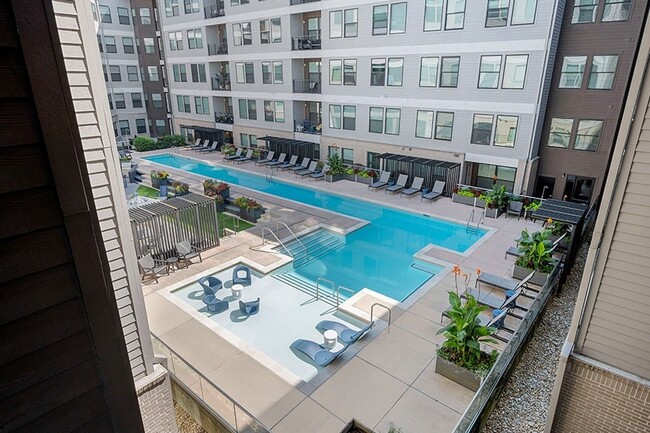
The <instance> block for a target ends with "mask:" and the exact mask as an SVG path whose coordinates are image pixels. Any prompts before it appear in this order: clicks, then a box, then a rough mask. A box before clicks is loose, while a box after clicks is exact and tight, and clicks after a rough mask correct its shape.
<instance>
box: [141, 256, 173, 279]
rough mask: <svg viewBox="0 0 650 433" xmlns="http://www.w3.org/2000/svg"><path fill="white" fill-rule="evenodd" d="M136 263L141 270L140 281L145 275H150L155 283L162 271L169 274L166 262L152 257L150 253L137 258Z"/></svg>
mask: <svg viewBox="0 0 650 433" xmlns="http://www.w3.org/2000/svg"><path fill="white" fill-rule="evenodd" d="M138 265H139V266H140V271H141V272H142V281H144V279H145V277H147V276H150V277H153V278H154V280H156V283H157V282H158V276H159V275H161V274H163V273H165V274H166V275H169V268H168V267H167V264H166V263H165V262H163V261H162V260H156V259H154V258H153V256H152V255H151V253H149V254H147V255H146V256H144V257H142V258H141V259H138Z"/></svg>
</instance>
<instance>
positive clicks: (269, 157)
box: [255, 151, 275, 165]
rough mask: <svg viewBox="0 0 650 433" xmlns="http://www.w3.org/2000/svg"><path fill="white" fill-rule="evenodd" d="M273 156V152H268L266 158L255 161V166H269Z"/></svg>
mask: <svg viewBox="0 0 650 433" xmlns="http://www.w3.org/2000/svg"><path fill="white" fill-rule="evenodd" d="M274 156H275V152H274V151H270V152H269V153H267V154H266V158H264V159H260V160H259V161H255V165H266V164H270V163H271V162H273V157H274Z"/></svg>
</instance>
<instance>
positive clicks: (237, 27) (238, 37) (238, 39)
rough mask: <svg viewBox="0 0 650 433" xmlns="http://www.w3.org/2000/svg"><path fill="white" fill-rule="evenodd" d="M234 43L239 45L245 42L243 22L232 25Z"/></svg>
mask: <svg viewBox="0 0 650 433" xmlns="http://www.w3.org/2000/svg"><path fill="white" fill-rule="evenodd" d="M232 43H233V45H235V46H239V45H242V44H243V40H242V34H241V24H239V23H237V24H233V25H232Z"/></svg>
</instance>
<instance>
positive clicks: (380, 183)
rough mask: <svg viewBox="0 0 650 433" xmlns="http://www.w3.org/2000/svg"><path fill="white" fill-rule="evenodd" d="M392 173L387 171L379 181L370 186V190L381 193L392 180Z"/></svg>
mask: <svg viewBox="0 0 650 433" xmlns="http://www.w3.org/2000/svg"><path fill="white" fill-rule="evenodd" d="M390 175H391V173H390V171H385V172H383V173H382V174H381V176H379V180H378V181H376V182H373V183H371V184H370V185H368V188H372V189H374V190H375V191H379V190H380V189H382V188H383V187H385V186H387V185H388V179H390Z"/></svg>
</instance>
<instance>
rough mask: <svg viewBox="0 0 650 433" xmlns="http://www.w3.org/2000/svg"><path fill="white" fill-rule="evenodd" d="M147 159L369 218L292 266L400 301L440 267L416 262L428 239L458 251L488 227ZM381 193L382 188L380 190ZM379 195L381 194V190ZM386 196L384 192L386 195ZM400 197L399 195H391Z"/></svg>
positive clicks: (184, 162) (177, 159) (233, 172)
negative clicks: (337, 243) (339, 241)
mask: <svg viewBox="0 0 650 433" xmlns="http://www.w3.org/2000/svg"><path fill="white" fill-rule="evenodd" d="M145 159H147V160H149V161H151V162H155V163H157V164H161V165H165V166H168V167H172V168H176V169H180V170H185V171H188V172H191V173H194V174H198V175H201V176H205V177H206V178H211V179H218V180H221V181H224V182H228V183H230V184H233V185H241V186H243V187H246V188H250V189H254V190H257V191H261V192H264V193H267V194H271V195H275V196H278V197H282V198H285V199H289V200H294V201H297V202H299V203H304V204H309V205H312V206H316V207H319V208H323V209H327V210H331V211H334V212H338V213H341V214H343V215H348V216H352V217H356V218H360V219H363V220H366V221H369V222H370V224H368V225H366V226H364V227H363V228H361V229H359V230H356V231H354V232H353V233H350V234H348V235H347V236H346V237H345V244H344V245H342V246H341V247H340V248H337V249H335V250H333V251H330V252H329V253H328V254H326V255H324V256H321V257H319V258H318V259H316V260H313V261H311V262H309V263H307V264H305V265H304V266H301V267H299V268H297V269H294V270H293V272H294V273H295V274H297V275H299V276H300V277H301V278H303V279H307V280H310V281H312V282H313V281H316V279H317V278H318V277H324V278H327V279H329V280H332V281H334V282H335V283H336V284H341V285H343V286H345V287H348V288H350V289H352V290H354V291H355V292H356V291H359V290H361V289H362V288H364V287H367V288H369V289H372V290H374V291H376V292H379V293H382V294H384V295H386V296H389V297H391V298H393V299H396V300H398V301H403V300H404V299H406V298H407V297H408V296H409V295H410V294H411V293H413V292H414V291H415V290H417V288H418V287H420V286H421V285H422V284H423V283H424V282H426V281H427V280H428V279H429V278H431V277H432V276H433V275H434V274H435V273H437V272H438V271H440V270H441V269H442V268H441V267H437V266H435V265H430V264H427V265H426V266H422V265H421V264H417V263H415V260H414V258H413V254H415V253H416V252H417V251H419V250H421V249H422V248H424V247H425V246H427V245H428V244H433V245H437V246H439V247H443V248H447V249H450V250H453V251H457V252H460V253H463V252H465V251H467V249H469V248H470V247H471V246H472V245H474V243H475V242H476V241H478V240H479V239H480V238H481V237H483V236H484V235H485V233H487V231H486V230H483V229H481V230H480V231H478V232H477V233H467V232H466V230H465V226H464V225H463V224H458V223H453V222H449V221H445V220H441V219H437V218H431V217H426V216H423V215H420V214H415V213H411V212H405V211H401V210H397V209H393V208H390V207H385V206H381V205H378V204H375V203H371V202H368V201H365V200H358V199H353V198H349V197H343V196H340V195H337V194H332V193H327V192H323V191H320V190H315V189H312V188H308V187H303V186H299V185H294V184H289V183H284V182H281V181H278V180H277V179H274V180H272V181H270V182H269V181H268V180H266V178H265V177H264V176H260V175H256V174H252V173H248V172H245V171H241V170H237V169H232V168H229V167H216V166H213V165H209V164H204V163H201V162H198V161H196V160H194V159H190V158H185V157H181V156H175V155H174V156H170V155H157V156H150V157H147V158H145ZM379 194H381V193H379ZM379 197H383V194H381V195H380V196H379ZM386 197H387V198H388V196H386ZM391 199H392V200H400V198H398V197H395V198H391Z"/></svg>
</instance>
